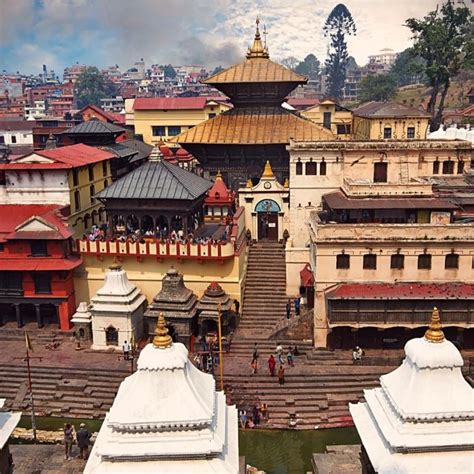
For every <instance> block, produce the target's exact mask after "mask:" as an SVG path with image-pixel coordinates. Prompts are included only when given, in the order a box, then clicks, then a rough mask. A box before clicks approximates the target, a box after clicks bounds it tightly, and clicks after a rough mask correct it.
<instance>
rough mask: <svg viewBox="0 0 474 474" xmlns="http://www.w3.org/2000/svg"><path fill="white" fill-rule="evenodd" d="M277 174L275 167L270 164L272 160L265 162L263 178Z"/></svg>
mask: <svg viewBox="0 0 474 474" xmlns="http://www.w3.org/2000/svg"><path fill="white" fill-rule="evenodd" d="M274 177H275V175H274V174H273V169H272V165H271V164H270V161H269V160H267V162H266V163H265V168H264V170H263V174H262V178H274Z"/></svg>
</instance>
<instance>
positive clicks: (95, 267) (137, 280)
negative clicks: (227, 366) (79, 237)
mask: <svg viewBox="0 0 474 474" xmlns="http://www.w3.org/2000/svg"><path fill="white" fill-rule="evenodd" d="M101 257H102V258H101V259H98V258H97V257H95V256H92V255H82V258H83V261H84V263H83V265H81V267H79V268H78V269H77V270H76V271H75V273H74V286H75V291H76V303H77V304H79V302H81V301H85V302H87V303H88V302H90V300H91V298H92V297H93V296H94V295H95V294H96V292H97V290H98V289H99V288H101V287H102V286H103V284H104V277H105V273H106V271H107V270H108V268H109V267H110V265H112V264H113V263H114V257H113V256H108V255H103V256H101ZM121 264H122V267H123V268H124V270H126V272H127V275H128V279H129V280H130V281H131V282H132V283H134V284H135V285H137V287H138V288H139V289H140V290H141V291H142V293H143V294H144V295H145V296H146V298H147V300H148V303H150V302H151V301H152V300H153V297H154V296H155V295H156V294H157V293H158V292H159V291H160V290H161V283H162V280H163V277H164V276H165V274H166V272H167V271H168V270H169V269H170V268H171V266H173V267H174V268H175V269H176V270H177V271H178V272H179V273H182V274H183V276H184V283H185V285H186V286H187V287H188V288H189V289H191V290H192V291H194V293H196V295H197V296H198V297H201V296H202V295H203V293H204V290H205V289H206V288H207V287H208V285H209V284H210V283H212V282H214V281H215V282H217V283H219V284H220V285H221V286H222V288H223V289H224V290H225V291H226V292H227V293H228V295H229V296H230V297H231V298H234V299H237V300H239V301H241V300H242V298H241V295H242V290H243V285H244V276H245V271H246V265H247V250H246V248H245V247H244V248H243V249H242V252H241V253H240V255H238V256H236V257H234V258H231V259H228V260H224V261H222V263H221V262H217V261H215V260H214V261H201V263H200V262H198V261H197V260H177V259H163V260H157V259H156V258H149V257H148V258H143V259H142V260H141V261H138V260H137V258H136V257H133V256H128V257H125V256H124V257H121Z"/></svg>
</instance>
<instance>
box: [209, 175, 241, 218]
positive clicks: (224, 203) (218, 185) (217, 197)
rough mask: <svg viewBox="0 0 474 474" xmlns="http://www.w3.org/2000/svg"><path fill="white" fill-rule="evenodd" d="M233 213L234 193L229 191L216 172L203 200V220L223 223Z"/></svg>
mask: <svg viewBox="0 0 474 474" xmlns="http://www.w3.org/2000/svg"><path fill="white" fill-rule="evenodd" d="M234 211H235V192H234V191H231V190H230V189H229V188H228V187H227V186H226V184H225V182H224V180H223V179H222V174H221V172H220V171H218V172H217V175H216V179H215V181H214V184H213V185H212V188H211V189H210V190H209V191H208V192H207V196H206V197H205V198H204V220H207V221H218V222H220V221H225V219H226V217H228V216H230V215H232V214H233V213H234Z"/></svg>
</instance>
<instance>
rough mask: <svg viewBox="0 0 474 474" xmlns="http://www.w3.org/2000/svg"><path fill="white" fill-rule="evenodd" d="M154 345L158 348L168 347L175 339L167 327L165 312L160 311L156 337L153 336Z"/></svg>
mask: <svg viewBox="0 0 474 474" xmlns="http://www.w3.org/2000/svg"><path fill="white" fill-rule="evenodd" d="M153 345H154V346H155V347H156V348H158V349H166V348H168V347H171V346H172V345H173V339H171V336H170V335H169V334H168V328H167V327H166V321H165V317H164V315H163V313H160V315H159V316H158V322H157V323H156V330H155V337H154V338H153Z"/></svg>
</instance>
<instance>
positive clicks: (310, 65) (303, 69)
mask: <svg viewBox="0 0 474 474" xmlns="http://www.w3.org/2000/svg"><path fill="white" fill-rule="evenodd" d="M320 67H321V63H320V62H319V61H318V58H317V57H316V56H315V55H314V54H308V56H306V57H305V58H304V59H303V61H301V62H300V63H299V64H298V65H297V66H296V67H295V72H296V73H298V74H301V75H303V76H307V77H309V78H310V79H317V78H318V77H319V74H320V72H321V70H320Z"/></svg>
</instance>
